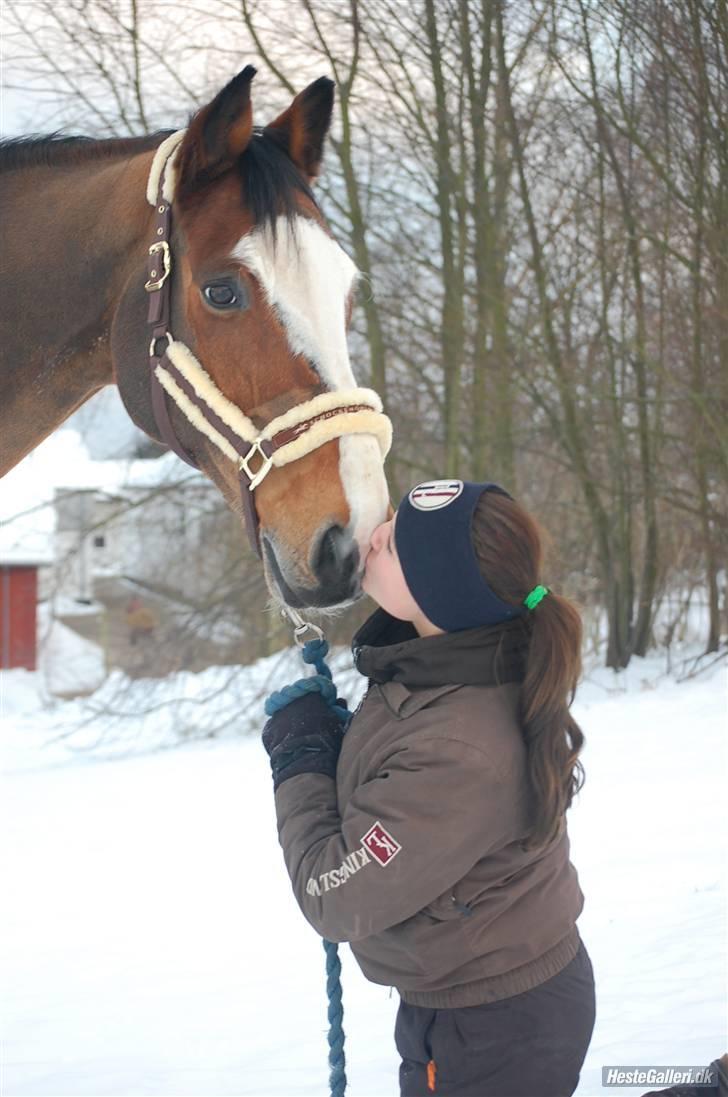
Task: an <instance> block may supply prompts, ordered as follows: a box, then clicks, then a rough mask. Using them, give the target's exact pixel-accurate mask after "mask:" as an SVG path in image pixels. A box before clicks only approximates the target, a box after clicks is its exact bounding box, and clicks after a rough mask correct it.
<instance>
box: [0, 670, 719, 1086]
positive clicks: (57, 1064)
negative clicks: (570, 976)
mask: <svg viewBox="0 0 728 1097" xmlns="http://www.w3.org/2000/svg"><path fill="white" fill-rule="evenodd" d="M273 658H274V659H277V661H276V662H272V661H271V660H263V661H261V662H260V663H259V664H256V666H255V667H252V668H249V669H248V670H247V671H246V672H245V673H244V674H242V675H238V676H237V677H236V678H235V679H234V681H230V682H229V683H227V680H225V679H224V678H223V677H222V672H217V676H216V672H214V671H212V672H211V671H208V672H205V674H203V675H199V676H195V675H186V676H184V677H183V678H180V679H179V680H178V681H177V683H175V685H176V687H177V691H178V692H179V691H181V692H182V693H183V694H184V698H185V699H184V701H183V702H182V706H181V707H179V706H178V707H177V708H171V707H170V705H169V703H168V698H167V700H165V697H166V695H162V694H160V695H159V696H158V698H157V701H158V702H159V703H161V705H162V707H161V708H157V709H156V714H150V715H148V716H147V717H145V718H144V719H143V720H142V719H140V718H139V717H136V716H133V715H132V716H125V715H124V712H125V711H127V712H133V711H134V708H135V705H134V701H135V698H134V697H133V696H132V695H131V694H130V690H132V689H133V688H139V687H138V686H137V685H135V686H133V687H132V686H131V685H130V684H129V683H128V682H126V681H125V680H117V681H115V682H114V683H112V686H113V695H112V694H109V695H106V696H104V697H100V696H96V698H95V699H94V698H91V699H90V701H87V702H85V703H84V704H82V703H81V702H65V703H59V702H50V701H43V700H42V699H41V698H40V697H39V694H38V682H37V680H36V677H35V676H34V675H29V674H26V673H24V672H10V673H6V675H5V679H4V682H3V686H2V689H3V693H2V717H3V718H2V729H1V730H2V734H1V737H0V744H1V745H2V755H3V762H4V766H3V768H4V773H5V775H4V778H3V786H2V795H1V799H0V804H1V807H0V813H1V815H0V825H1V827H2V830H1V831H0V833H2V835H3V841H2V863H1V865H0V879H1V880H2V891H3V901H2V908H1V909H2V915H1V919H2V921H1V926H0V930H1V933H0V937H1V941H2V944H1V946H0V947H1V948H2V961H1V962H2V968H1V971H0V975H1V981H2V988H3V989H2V1003H3V1021H2V1028H3V1051H2V1079H1V1080H0V1083H1V1085H0V1088H1V1089H2V1093H3V1094H5V1095H7V1097H21V1095H25V1094H36V1095H44V1097H51V1095H61V1094H64V1095H65V1094H72V1095H76V1097H80V1095H82V1094H94V1095H98V1097H101V1095H112V1094H114V1095H117V1094H118V1095H124V1097H136V1095H142V1094H144V1095H146V1094H159V1095H167V1097H172V1095H183V1094H184V1095H187V1094H189V1095H200V1097H203V1095H204V1097H211V1095H214V1094H236V1095H248V1097H257V1095H260V1097H263V1095H270V1097H294V1095H314V1097H323V1095H324V1094H326V1093H327V1084H326V1083H327V1066H326V1039H325V1031H326V1002H325V981H324V969H323V949H322V947H321V943H320V941H319V939H318V937H317V936H316V934H315V933H314V932H313V930H311V928H310V927H309V926H308V925H307V924H306V922H305V921H304V919H303V917H302V916H301V914H300V912H299V910H298V907H297V906H296V904H295V901H294V900H293V897H292V894H291V891H290V888H289V885H288V880H287V877H286V874H285V870H284V867H283V862H282V857H281V855H280V850H279V848H278V844H277V839H276V830H275V820H274V813H273V798H272V792H271V784H270V777H269V773H268V765H267V758H266V756H265V753H264V751H263V749H262V747H261V746H260V743H259V741H258V736H257V735H255V734H253V735H242V736H230V735H228V736H226V737H224V738H222V739H214V740H213V739H210V740H208V741H202V742H201V741H193V742H190V743H188V744H187V745H185V746H180V747H178V748H176V749H164V748H166V747H168V746H169V744H170V743H171V742H172V738H173V732H174V731H175V725H176V729H178V728H179V727H180V726H187V727H189V728H190V729H193V728H194V725H195V721H196V719H198V720H200V719H202V718H203V717H204V719H205V720H207V721H209V727H210V730H212V729H213V728H214V726H215V725H216V724H217V723H219V722H225V720H226V719H227V718H228V717H229V715H230V712H231V711H235V709H236V708H237V711H238V712H239V713H240V729H241V731H243V730H245V729H248V728H257V727H259V726H260V725H261V724H262V722H263V717H262V715H261V708H260V694H261V691H263V692H265V691H266V690H267V688H270V686H269V683H270V682H271V680H275V681H276V683H277V684H280V683H281V682H284V681H286V680H287V677H290V674H286V670H285V667H286V666H287V667H288V669H291V668H295V676H298V673H299V669H298V667H297V666H296V663H295V662H293V663H292V662H291V661H290V659H288V660H286V658H285V657H284V658H283V660H281V659H280V658H277V657H273ZM343 661H345V659H344V660H343ZM284 664H285V666H284ZM225 673H226V674H229V673H230V668H226V670H225ZM345 676H346V675H345ZM105 688H106V689H107V690H108V689H110V688H111V687H110V686H109V685H108V684H107V686H106V687H105ZM162 688H163V689H165V690H169V689H170V685H169V683H167V684H166V685H165V686H164V687H162ZM349 697H350V700H355V699H356V693H355V692H352V691H349ZM101 701H103V702H104V704H103V707H108V706H109V704H112V703H113V705H114V706H115V711H116V713H117V715H116V717H115V720H114V722H113V725H112V728H111V731H110V735H109V737H108V742H106V743H105V744H103V743H102V746H101V747H99V746H95V747H94V749H89V748H90V747H92V746H94V744H95V743H96V741H97V739H98V730H99V725H100V721H101V719H102V718H101V717H100V716H99V715H96V713H97V711H98V709H100V708H101V707H102V705H101ZM124 701H126V704H124ZM576 711H577V716H578V718H579V719H580V720H581V722H582V726H583V728H584V731H585V734H586V736H587V747H586V750H585V752H584V754H583V761H584V765H585V767H586V771H587V780H586V785H585V787H584V789H583V791H582V793H581V795H580V798H579V801H578V803H577V804H576V805H575V806H574V808H573V809H572V811H571V814H570V833H571V837H572V855H573V861H574V863H575V865H576V867H577V869H578V871H579V875H580V879H581V883H582V887H583V890H584V892H585V895H586V907H585V910H584V913H583V915H582V917H581V919H580V922H579V927H580V931H581V934H582V936H583V938H584V940H585V942H586V944H587V947H588V949H589V951H590V953H591V956H592V961H593V964H594V968H595V974H596V980H597V993H598V1001H597V1014H598V1015H597V1025H596V1029H595V1033H594V1037H593V1041H592V1045H591V1049H590V1051H589V1055H588V1058H587V1061H586V1064H585V1067H584V1070H583V1072H582V1080H581V1084H580V1087H579V1090H578V1093H579V1094H580V1095H581V1097H596V1095H597V1094H601V1093H603V1092H604V1093H606V1092H607V1091H606V1090H602V1088H601V1085H600V1077H601V1066H602V1064H702V1063H705V1064H707V1063H708V1062H710V1061H711V1060H712V1059H714V1058H715V1057H717V1056H718V1055H720V1054H721V1053H722V1052H723V1051H724V1050H725V1048H726V1043H727V1040H726V1020H727V1010H726V987H727V986H728V978H727V974H728V973H727V971H726V950H725V946H726V909H727V908H726V871H725V870H726V861H725V837H724V813H725V788H726V776H727V774H726V735H725V732H726V669H725V662H723V663H717V664H714V665H713V666H712V668H708V669H705V670H703V671H702V673H701V674H700V675H699V676H698V677H695V678H693V679H691V680H688V681H685V682H682V683H680V684H678V683H676V682H675V681H672V680H670V679H667V678H665V677H664V676H663V675H662V674H661V673H660V665H659V663H658V661H657V660H652V661H650V660H635V661H633V664H632V665H631V667H630V668H629V670H628V672H627V673H626V674H624V675H621V676H619V677H615V676H614V675H613V674H611V672H606V671H597V672H594V673H592V675H591V676H590V678H589V679H588V680H587V681H586V682H585V683H584V685H583V687H582V688H581V690H580V694H579V697H578V699H577V705H576ZM170 713H174V714H175V715H174V716H171V715H170ZM89 714H90V717H89ZM104 719H105V720H106V719H107V718H104ZM81 722H83V725H84V726H83V727H81V728H80V730H78V731H73V730H72V729H73V728H74V727H77V726H78V725H79V723H81ZM59 736H60V737H59ZM148 747H149V748H157V749H154V750H147V749H146V748H148ZM340 952H341V955H342V961H343V965H344V974H343V982H344V1005H345V1027H346V1032H347V1071H348V1076H349V1093H350V1095H351V1097H394V1095H395V1094H396V1093H397V1092H398V1087H397V1081H396V1078H397V1065H398V1058H397V1055H396V1052H395V1049H394V1044H393V1039H392V1030H393V1024H394V1016H395V1012H396V1007H397V996H396V993H390V990H389V989H388V988H383V987H378V986H374V985H372V984H369V983H367V982H366V981H365V980H364V978H363V977H362V976H361V974H360V973H359V971H358V969H357V967H356V965H355V963H354V961H353V958H352V957H351V955H350V953H349V951H348V949H347V947H346V946H342V947H341V949H340ZM627 1092H628V1093H635V1092H638V1090H635V1089H631V1090H627Z"/></svg>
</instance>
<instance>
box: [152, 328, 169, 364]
mask: <svg viewBox="0 0 728 1097" xmlns="http://www.w3.org/2000/svg"><path fill="white" fill-rule="evenodd" d="M159 339H166V340H167V346H168V347H169V344H170V343H171V342H172V336H171V335H170V334H169V332H168V331H165V333H164V335H153V336H152V341H151V342H150V344H149V357H150V358H161V357H162V355H161V354H156V353H155V351H156V348H157V342H158V340H159ZM162 354H164V351H162Z"/></svg>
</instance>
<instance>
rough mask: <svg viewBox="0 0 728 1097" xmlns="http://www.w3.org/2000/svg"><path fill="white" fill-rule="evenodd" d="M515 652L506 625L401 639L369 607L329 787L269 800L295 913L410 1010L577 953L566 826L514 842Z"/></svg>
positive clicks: (319, 781)
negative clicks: (359, 678)
mask: <svg viewBox="0 0 728 1097" xmlns="http://www.w3.org/2000/svg"><path fill="white" fill-rule="evenodd" d="M527 643H528V637H527V630H526V626H525V625H524V624H523V622H522V620H516V621H513V622H510V623H508V624H505V625H499V626H496V627H494V628H477V629H467V630H464V631H461V632H451V633H445V634H444V635H441V636H426V637H418V636H417V633H416V632H415V630H414V628H413V626H412V625H410V624H409V623H405V622H402V621H398V620H396V619H395V618H393V617H391V616H390V615H389V614H388V613H386V612H385V611H384V610H382V609H379V610H377V611H376V612H375V613H374V614H373V615H372V616H371V617H370V618H369V619H368V621H366V622H365V623H364V625H363V626H362V627H361V629H360V630H359V632H358V633H357V634H356V636H355V637H354V641H353V645H352V647H353V651H354V660H355V664H356V666H357V669H358V670H359V671H360V673H361V674H364V675H366V676H367V678H368V679H369V688H368V690H367V693H366V696H365V698H364V700H363V701H362V703H361V705H360V706H359V708H358V709H357V711H356V713H355V715H354V718H353V720H352V722H351V725H350V727H349V730H348V731H347V733H346V735H345V737H344V742H343V746H342V749H341V755H340V757H339V763H338V768H337V774H336V781H335V782H334V781H333V780H332V779H331V778H330V777H327V776H324V775H323V774H316V773H310V774H309V773H304V774H299V775H298V776H296V777H292V778H290V779H289V780H287V781H284V782H283V783H282V784H281V785H280V787H279V788H278V791H277V792H276V812H277V817H278V833H279V838H280V842H281V846H282V847H283V852H284V857H285V861H286V866H287V868H288V872H289V875H290V877H291V881H292V884H293V889H294V892H295V895H296V898H297V900H298V903H299V905H300V907H301V909H302V911H303V913H304V915H305V916H306V918H307V919H308V920H309V922H310V923H311V924H312V925H313V926H314V928H315V929H316V930H317V931H318V932H319V933H320V934H321V935H322V936H323V937H326V938H328V939H329V940H331V941H348V942H350V945H351V950H352V952H353V954H354V956H355V957H356V959H357V961H358V963H359V965H360V967H361V969H362V971H363V972H364V975H365V976H366V977H367V978H368V979H370V980H371V981H372V982H374V983H382V984H384V985H387V986H390V985H391V986H394V987H396V988H397V990H398V991H399V992H400V994H401V996H402V998H403V999H404V1000H405V1001H407V1002H409V1003H411V1004H413V1005H421V1006H427V1007H430V1008H448V1007H455V1006H469V1005H479V1004H481V1003H483V1002H491V1001H496V1000H497V999H501V998H508V997H510V996H511V995H514V994H519V993H521V992H522V991H524V990H528V989H530V988H531V987H533V986H536V985H537V984H539V983H542V982H544V981H545V980H546V979H548V978H550V977H551V976H552V975H555V974H557V972H559V971H561V969H562V968H563V967H565V966H566V964H567V963H569V961H570V960H571V959H572V958H573V957H574V955H575V954H576V951H577V948H578V946H579V934H578V931H577V929H576V919H577V918H578V916H579V914H580V913H581V910H582V907H583V904H584V898H583V895H582V892H581V889H580V887H579V883H578V879H577V874H576V870H575V869H574V867H573V865H572V864H571V863H570V861H569V841H568V837H567V833H566V828H565V826H564V828H563V830H562V833H561V834H560V836H559V837H557V838H556V839H554V840H553V841H552V842H551V843H550V844H549V845H548V846H547V847H545V848H542V849H540V850H537V851H524V850H523V849H522V848H521V845H520V840H521V839H522V838H523V836H524V834H525V833H526V819H527V807H528V802H529V790H528V785H527V780H526V772H525V746H524V743H523V737H522V734H521V731H520V729H519V725H518V722H517V715H516V714H517V704H518V694H519V686H518V683H519V681H520V680H522V678H523V666H524V657H525V652H526V650H527Z"/></svg>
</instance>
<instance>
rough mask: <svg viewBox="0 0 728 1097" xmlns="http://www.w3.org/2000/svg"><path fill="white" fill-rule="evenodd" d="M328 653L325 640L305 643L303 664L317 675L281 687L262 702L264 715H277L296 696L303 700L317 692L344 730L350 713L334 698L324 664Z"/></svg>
mask: <svg viewBox="0 0 728 1097" xmlns="http://www.w3.org/2000/svg"><path fill="white" fill-rule="evenodd" d="M328 653H329V645H328V641H327V640H324V639H321V640H309V641H307V643H305V644H304V646H303V649H302V651H301V658H302V659H303V661H304V663H308V664H309V665H313V666H314V667H315V668H316V674H313V675H311V677H310V678H299V679H298V681H296V682H293V683H292V684H291V685H290V686H284V687H283V689H281V690H277V691H276V692H274V693H271V695H270V696H269V697H268V698H267V699H266V702H265V714H266V716H273V714H274V713H276V712H280V710H281V709H282V708H285V707H286V705H290V704H292V703H293V701H297V700H298V699H299V697H305V696H306V694H307V693H315V692H317V691H318V692H319V693H320V694H321V696H322V697H323V699H324V701H326V702H327V704H328V705H329V707H330V708H331V710H332V711H333V712H335V713H336V715H337V716H339V717H340V719H341V722H342V724H343V728H342V731H346V729H347V728H348V726H349V724H350V723H351V717H352V714H351V713H350V712H349V710H348V708H347V707H346V703H345V702H344V701H342V700H341V698H340V697H337V696H336V686H335V685H334V683H333V679H332V675H331V671H330V670H329V666H328V664H327V662H326V656H327V655H328Z"/></svg>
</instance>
